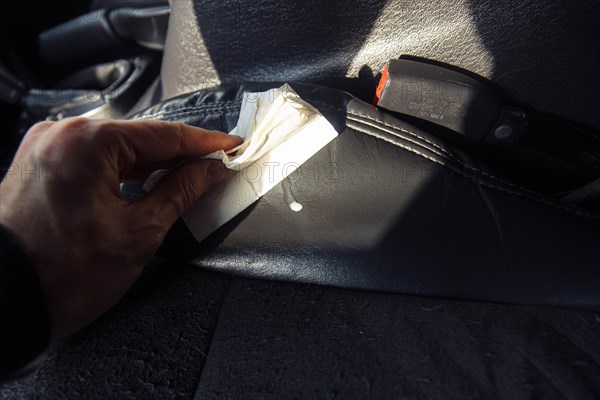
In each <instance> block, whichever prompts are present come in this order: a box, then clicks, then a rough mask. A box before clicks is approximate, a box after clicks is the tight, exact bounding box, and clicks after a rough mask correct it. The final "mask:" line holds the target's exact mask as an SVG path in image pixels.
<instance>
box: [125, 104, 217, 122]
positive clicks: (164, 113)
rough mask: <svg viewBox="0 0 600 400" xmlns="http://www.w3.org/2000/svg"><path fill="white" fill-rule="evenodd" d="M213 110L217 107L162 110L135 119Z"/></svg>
mask: <svg viewBox="0 0 600 400" xmlns="http://www.w3.org/2000/svg"><path fill="white" fill-rule="evenodd" d="M212 108H215V109H216V108H217V107H216V106H213V105H206V106H190V107H183V108H177V109H173V110H162V111H158V112H155V113H153V114H147V115H138V116H136V117H134V119H135V118H151V117H159V116H163V115H169V114H175V113H180V112H187V111H192V110H201V109H212Z"/></svg>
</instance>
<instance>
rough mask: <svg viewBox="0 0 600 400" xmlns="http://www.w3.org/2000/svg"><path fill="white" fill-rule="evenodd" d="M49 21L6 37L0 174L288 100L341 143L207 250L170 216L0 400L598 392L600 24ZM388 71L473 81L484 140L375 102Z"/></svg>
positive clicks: (415, 19)
mask: <svg viewBox="0 0 600 400" xmlns="http://www.w3.org/2000/svg"><path fill="white" fill-rule="evenodd" d="M74 3H75V2H74ZM45 7H48V8H52V9H54V7H50V6H45ZM65 8H68V9H69V10H64V11H63V12H60V11H59V10H56V9H54V10H53V12H52V13H48V15H47V16H46V19H45V20H44V22H39V23H36V27H35V28H33V27H28V26H23V25H22V24H19V23H18V22H19V21H22V20H23V19H24V18H25V17H24V16H23V15H26V14H22V13H20V14H22V15H21V16H19V17H15V20H14V21H12V22H11V23H8V22H7V23H6V24H4V26H5V27H4V28H3V29H2V33H3V42H2V47H3V49H4V56H3V58H2V60H1V61H2V65H0V67H1V68H0V78H2V79H0V84H1V85H2V89H3V92H4V93H5V94H6V95H4V96H5V97H3V98H2V100H3V101H4V103H6V105H5V106H3V107H2V115H3V117H5V121H7V124H8V125H9V128H10V129H8V128H7V131H10V132H11V134H10V135H5V137H3V138H2V142H1V145H2V159H3V160H7V159H9V157H10V155H11V154H12V152H13V151H14V147H15V146H16V144H18V142H19V140H20V138H21V137H22V135H23V134H24V132H25V131H26V130H27V129H28V128H29V127H30V126H31V125H32V124H33V123H35V122H37V121H40V120H44V119H47V118H48V119H60V118H64V117H66V116H72V115H84V116H89V117H92V118H127V119H140V120H143V119H160V120H167V121H176V122H182V123H186V124H190V125H194V126H198V127H202V128H206V129H213V130H220V131H224V132H229V131H231V129H232V128H234V127H235V125H236V122H237V119H238V117H239V110H240V105H241V101H242V98H243V94H244V93H245V92H258V91H265V90H268V89H271V88H275V87H279V86H280V85H281V84H283V83H289V84H290V85H291V86H292V87H293V88H294V89H295V90H296V91H297V92H298V93H299V94H300V96H301V97H302V98H303V99H305V100H306V101H308V102H309V103H310V104H312V105H313V106H314V107H316V108H317V109H319V111H320V112H321V113H322V114H323V115H324V116H325V117H326V118H327V119H328V120H329V121H330V122H331V124H332V125H333V126H334V128H335V129H336V130H337V131H338V133H339V136H338V137H337V138H336V139H334V140H333V141H332V142H331V143H329V144H328V145H327V146H326V147H324V148H323V149H321V150H320V151H319V152H318V153H317V154H316V155H315V156H314V157H312V158H311V159H310V160H309V161H308V162H306V163H305V164H303V165H302V166H300V168H298V169H297V170H296V171H294V172H293V173H292V174H291V175H290V176H289V177H288V178H286V179H285V180H284V181H283V182H282V184H280V185H277V186H276V187H275V188H274V189H272V190H271V191H270V192H269V193H267V194H266V195H265V196H264V197H263V198H261V199H260V200H259V201H258V202H256V203H255V204H253V205H252V206H251V207H249V208H248V209H247V210H245V211H244V212H243V213H242V214H240V215H239V216H237V217H236V218H234V219H233V220H232V221H230V222H229V223H227V224H226V225H224V226H223V227H221V228H220V229H219V230H217V231H216V232H215V233H214V234H212V235H211V236H210V237H209V238H208V239H206V240H204V241H203V242H201V243H198V242H196V240H195V239H194V238H193V237H192V235H191V234H190V232H189V230H188V229H187V227H186V226H185V224H184V223H183V222H182V221H179V222H178V223H177V224H176V225H175V226H174V227H173V228H172V230H171V231H170V233H169V235H168V236H167V238H166V239H165V241H164V243H163V245H162V246H161V248H160V249H159V251H158V254H157V256H156V257H155V258H154V259H153V260H152V261H151V262H150V263H149V265H147V267H146V268H145V270H144V273H143V274H142V277H141V278H140V280H139V281H138V282H137V283H136V285H135V286H134V287H133V288H132V290H131V291H130V292H129V293H128V294H127V296H126V297H125V298H124V299H123V300H122V301H121V302H120V303H119V304H118V305H117V306H116V307H114V308H113V309H112V310H110V311H109V312H108V313H107V314H105V315H104V316H102V317H101V318H100V319H99V320H97V321H96V322H94V323H93V324H91V325H90V326H88V327H86V328H85V329H83V330H82V331H80V332H78V333H76V334H74V335H72V336H70V337H68V338H66V339H64V340H62V341H60V342H58V343H55V344H54V345H52V346H51V348H50V349H49V350H48V352H47V354H46V355H45V356H44V357H43V358H42V359H41V360H40V362H39V368H38V369H37V370H35V371H34V372H32V373H31V374H29V375H27V376H24V377H22V378H20V379H18V380H16V381H14V382H11V383H7V384H5V385H3V386H0V398H2V399H13V398H15V399H16V398H44V399H71V398H87V399H96V398H98V399H106V398H170V399H171V398H173V399H174V398H177V399H198V400H199V399H213V398H214V399H223V398H256V399H267V398H268V399H283V398H318V399H329V398H331V399H333V398H367V397H369V398H410V399H421V398H469V399H470V398H474V399H475V398H477V399H479V398H544V399H563V398H569V399H594V398H598V397H600V340H599V339H598V338H599V337H600V336H599V335H598V333H599V330H600V268H599V267H598V266H599V265H600V262H599V261H600V245H599V243H600V213H599V212H600V74H599V73H598V71H600V51H599V50H598V48H599V46H598V43H599V39H600V30H598V23H599V21H598V19H599V17H598V16H599V15H600V3H597V2H593V1H589V0H585V1H582V2H569V1H566V0H533V1H530V2H516V1H507V2H492V1H489V0H435V1H427V2H425V1H415V2H409V1H406V0H385V1H384V0H368V1H355V0H346V1H340V0H331V1H327V2H322V1H313V0H309V1H304V2H292V1H290V2H277V1H272V0H258V1H253V2H250V1H245V0H240V1H229V0H226V1H215V0H172V1H170V2H167V1H163V0H94V1H91V2H87V3H85V7H84V6H83V5H82V2H77V5H75V4H74V5H73V6H72V7H65ZM167 23H168V27H167ZM82 32H84V33H82ZM82 38H84V39H86V40H82ZM65 45H69V46H70V47H68V48H67V47H65ZM390 60H401V61H402V62H401V63H400V64H397V65H403V66H404V68H408V67H407V66H414V68H415V70H418V71H424V70H430V71H434V72H433V73H438V72H437V71H441V70H442V69H445V70H448V71H453V72H452V73H450V72H448V74H449V75H448V76H452V77H454V76H455V75H452V74H453V73H457V74H463V75H465V76H468V77H469V78H468V79H473V80H475V81H476V82H480V83H481V85H484V86H485V87H486V89H485V90H488V89H489V90H490V91H491V92H493V93H494V96H497V99H498V100H497V102H498V104H497V108H494V109H493V110H492V111H490V112H491V113H492V114H491V115H492V116H493V120H492V122H490V124H489V126H488V127H487V128H485V129H479V130H478V132H476V133H477V134H478V135H479V136H477V137H476V138H474V137H472V136H471V135H469V134H464V133H461V132H456V131H454V130H453V129H449V128H448V127H447V126H441V125H443V123H439V124H437V123H433V122H432V121H424V120H423V119H422V118H419V117H418V116H415V115H407V114H406V113H405V112H398V111H394V110H393V109H390V107H383V106H381V105H380V106H379V107H376V104H374V103H373V98H374V96H375V93H376V88H377V85H378V83H379V81H380V79H381V78H382V73H383V71H384V68H385V67H386V65H388V64H389V65H390V69H389V71H390V72H389V74H391V73H392V72H393V71H392V65H394V63H393V62H391V61H390ZM440 73H441V72H440ZM385 74H388V72H386V73H385ZM384 79H385V77H384ZM387 79H388V81H389V80H390V79H392V78H391V77H389V78H387ZM453 79H454V78H453ZM482 90H483V89H482ZM66 94H68V96H67V95H66ZM392 95H393V93H392ZM65 96H66V97H65ZM17 98H18V100H19V101H17V100H15V99H17ZM56 98H61V99H63V98H67V100H66V101H63V102H61V103H60V104H57V102H56V100H55V99H56ZM494 98H496V97H494ZM380 104H381V103H380ZM467 106H468V107H471V108H473V109H476V106H477V104H473V103H472V104H467ZM515 116H516V117H515ZM511 118H512V119H511ZM507 121H508V122H507ZM511 124H512V125H511ZM507 126H508V127H509V128H510V130H509V131H508V132H509V133H507V134H506V135H504V132H506V129H504V128H505V127H507ZM501 128H503V129H504V130H503V129H501ZM4 162H6V161H4ZM3 167H4V165H3ZM141 185H142V182H126V183H125V184H124V185H123V189H122V191H123V196H124V197H125V198H128V199H129V200H131V201H135V200H136V199H138V198H139V196H142V195H143V191H142V190H141ZM290 196H291V197H292V198H293V200H294V201H297V202H299V203H301V204H302V206H303V208H302V212H295V211H294V210H292V209H290Z"/></svg>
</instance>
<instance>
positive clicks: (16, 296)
mask: <svg viewBox="0 0 600 400" xmlns="http://www.w3.org/2000/svg"><path fill="white" fill-rule="evenodd" d="M49 336H50V321H49V317H48V310H47V306H46V300H45V297H44V293H43V291H42V286H41V283H40V281H39V278H38V276H37V272H36V270H35V267H34V265H33V263H32V262H31V260H30V259H29V257H28V256H27V254H25V251H24V250H23V247H22V246H21V245H20V244H19V242H18V240H17V239H16V238H15V236H14V235H13V234H12V233H11V232H10V231H8V229H6V228H5V227H3V226H2V225H0V381H2V380H4V379H6V378H8V377H9V376H10V375H12V374H14V373H15V372H18V371H19V370H21V369H22V368H24V367H25V366H27V364H29V363H30V362H31V361H33V360H35V359H36V357H37V356H38V355H39V354H40V353H42V352H43V351H44V350H45V349H46V347H47V346H48V343H49Z"/></svg>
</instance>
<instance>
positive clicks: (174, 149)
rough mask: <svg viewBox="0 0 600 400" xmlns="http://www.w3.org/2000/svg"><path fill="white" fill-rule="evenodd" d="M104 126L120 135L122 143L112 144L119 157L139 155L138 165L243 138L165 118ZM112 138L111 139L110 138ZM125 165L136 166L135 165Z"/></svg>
mask: <svg viewBox="0 0 600 400" xmlns="http://www.w3.org/2000/svg"><path fill="white" fill-rule="evenodd" d="M99 123H100V124H101V125H100V129H101V130H102V131H104V132H106V133H107V134H109V136H114V135H117V136H118V138H119V139H121V140H122V142H120V143H121V146H120V147H119V146H118V147H112V146H111V148H113V149H114V150H115V151H117V152H119V153H120V154H117V159H125V160H126V159H128V158H129V157H130V156H131V155H134V157H135V165H138V164H154V163H161V162H164V161H168V160H171V159H175V158H187V157H199V156H204V155H206V154H209V153H212V152H214V151H216V150H229V149H232V148H233V147H235V146H238V145H240V144H241V142H242V139H241V138H239V137H237V136H231V135H228V134H225V133H221V132H216V131H208V130H205V129H201V128H196V127H193V126H189V125H184V124H180V123H174V122H165V121H117V120H115V121H112V120H111V121H101V122H99ZM109 139H110V138H109ZM124 167H129V168H130V169H131V168H133V166H132V165H126V166H124Z"/></svg>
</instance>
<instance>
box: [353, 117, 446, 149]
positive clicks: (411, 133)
mask: <svg viewBox="0 0 600 400" xmlns="http://www.w3.org/2000/svg"><path fill="white" fill-rule="evenodd" d="M348 113H349V114H350V115H354V116H357V117H363V118H365V119H368V120H370V121H373V122H379V123H380V124H382V125H384V126H387V127H388V128H394V129H397V130H399V131H400V132H404V133H406V134H408V135H410V136H414V137H416V138H418V139H421V140H422V141H424V142H425V143H428V144H430V145H432V146H433V147H435V148H437V149H439V150H441V151H442V152H443V153H445V154H447V155H449V156H450V157H452V158H456V157H455V156H454V154H451V153H450V152H448V150H446V149H444V148H443V147H442V146H440V145H439V144H437V143H434V142H432V141H431V140H429V139H426V138H424V137H422V136H420V135H418V134H416V133H414V132H411V131H408V130H406V129H404V128H402V127H399V126H397V125H394V124H390V123H387V122H385V121H382V120H379V119H377V118H374V117H372V116H370V115H364V114H361V113H355V112H352V111H349V112H348Z"/></svg>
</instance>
